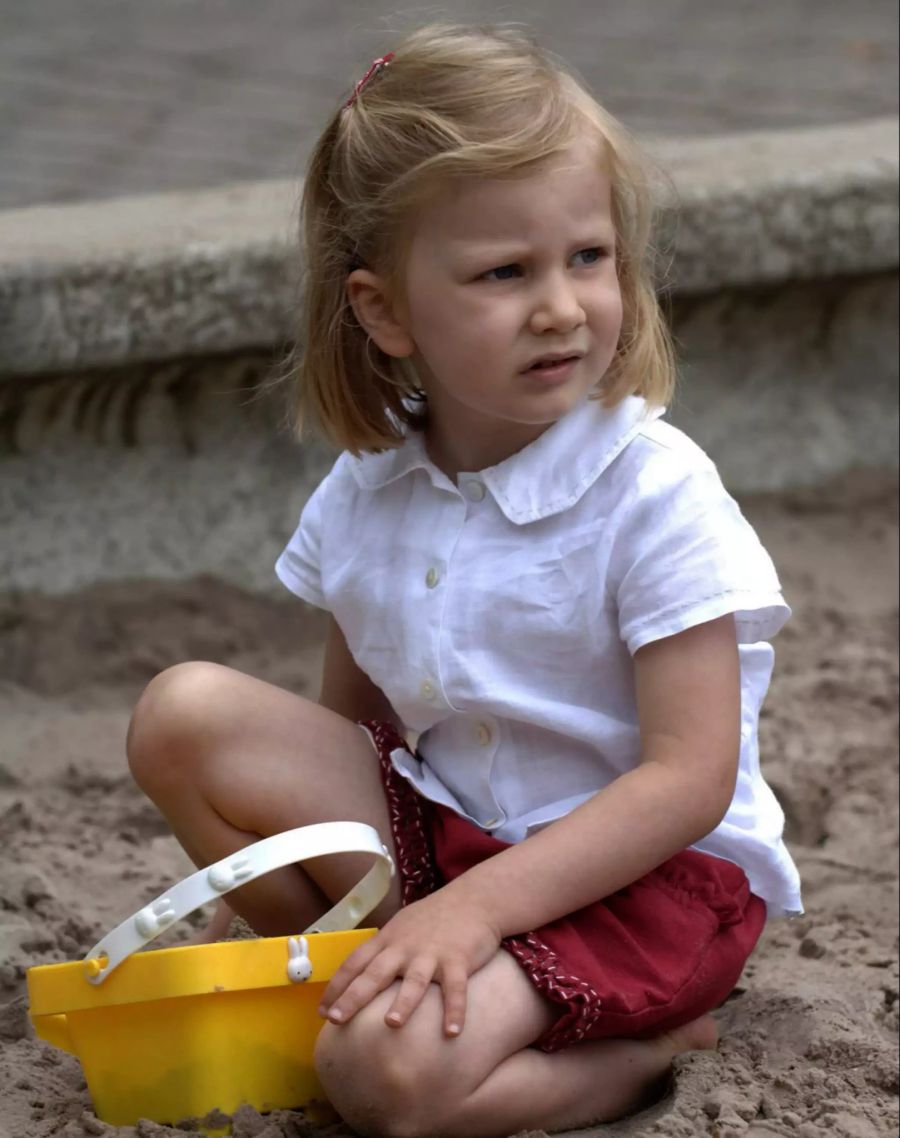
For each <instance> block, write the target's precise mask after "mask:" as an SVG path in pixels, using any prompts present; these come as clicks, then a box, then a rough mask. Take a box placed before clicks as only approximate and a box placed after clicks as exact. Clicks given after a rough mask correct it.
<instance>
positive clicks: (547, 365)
mask: <svg viewBox="0 0 900 1138" xmlns="http://www.w3.org/2000/svg"><path fill="white" fill-rule="evenodd" d="M579 359H580V357H579V356H566V358H565V359H563V360H545V361H543V362H541V361H538V363H536V364H532V365H531V367H530V368H527V369H526V374H533V373H535V372H537V373H538V374H540V375H546V376H547V377H548V378H552V377H553V376H557V375H563V374H564V373H565V372H567V371H568V370H569V369H570V368H571V367H572V366H573V365H574V364H576V363H578V360H579Z"/></svg>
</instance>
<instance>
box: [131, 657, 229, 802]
mask: <svg viewBox="0 0 900 1138" xmlns="http://www.w3.org/2000/svg"><path fill="white" fill-rule="evenodd" d="M233 676H234V673H233V672H232V671H231V669H229V668H225V667H222V666H221V665H219V664H211V663H206V662H200V661H196V662H190V663H185V664H175V665H174V666H173V667H171V668H167V669H166V670H165V671H164V672H160V674H159V675H158V676H156V677H155V678H154V679H152V680H151V681H150V683H149V684H148V685H147V687H146V688H145V689H144V692H143V694H142V695H141V697H140V699H139V700H138V702H137V705H136V706H135V709H134V712H133V713H132V716H131V723H130V724H129V727H128V737H127V739H126V744H125V746H126V752H127V755H128V764H129V766H130V768H131V772H132V774H133V775H134V777H135V779H136V781H137V782H138V783H139V785H141V786H142V787H144V789H147V786H148V784H152V783H157V782H159V781H160V780H162V781H169V780H170V779H171V778H172V777H177V776H178V775H179V774H180V773H182V772H183V771H184V765H185V759H186V757H189V756H190V755H192V754H196V753H197V752H198V749H199V748H201V747H202V744H203V742H204V740H206V739H208V738H209V735H210V732H211V728H212V725H214V724H216V723H218V722H219V721H220V720H221V716H222V709H223V707H224V706H227V702H228V692H229V688H230V687H231V686H232V682H233V681H232V677H233Z"/></svg>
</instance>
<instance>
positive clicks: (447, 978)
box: [441, 964, 469, 1036]
mask: <svg viewBox="0 0 900 1138" xmlns="http://www.w3.org/2000/svg"><path fill="white" fill-rule="evenodd" d="M441 989H442V991H443V993H444V1033H445V1034H446V1035H449V1036H456V1035H462V1030H463V1028H464V1027H465V1026H466V999H467V996H468V990H469V974H468V972H467V971H466V970H465V968H463V967H462V966H461V965H459V964H449V965H447V966H446V967H445V968H444V970H443V974H442V976H441Z"/></svg>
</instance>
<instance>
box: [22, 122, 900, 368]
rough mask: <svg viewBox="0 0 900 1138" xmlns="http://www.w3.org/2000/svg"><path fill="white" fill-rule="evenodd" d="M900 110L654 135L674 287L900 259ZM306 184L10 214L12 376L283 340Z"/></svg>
mask: <svg viewBox="0 0 900 1138" xmlns="http://www.w3.org/2000/svg"><path fill="white" fill-rule="evenodd" d="M897 143H898V124H897V120H896V119H879V120H874V121H869V122H863V123H856V124H851V125H844V126H837V127H828V128H820V129H814V130H802V131H785V132H764V133H753V134H740V135H729V136H723V137H720V138H687V139H678V140H666V141H665V142H662V141H656V142H653V141H652V140H651V141H650V142H649V148H650V149H651V151H652V152H653V153H655V154H656V155H657V156H658V157H659V159H660V163H661V165H662V166H663V167H664V168H665V169H668V171H669V172H670V173H671V175H672V178H673V183H674V187H675V190H676V196H677V201H676V202H670V203H669V206H668V210H667V219H666V223H665V226H664V232H663V234H662V241H661V243H662V245H663V247H664V248H669V247H671V252H672V257H673V271H672V274H671V275H672V285H673V290H674V292H675V293H676V294H677V295H682V296H692V295H702V294H708V293H711V292H714V291H716V290H719V289H722V288H729V287H735V286H740V287H743V286H750V285H761V284H766V285H772V284H777V283H779V282H786V281H790V280H813V279H821V278H830V277H837V276H845V277H846V276H850V277H853V276H860V275H865V274H871V273H874V272H878V271H883V270H891V269H894V268H896V266H897V263H898V253H897V241H898V204H897V189H898V158H897V149H898V146H897ZM297 197H298V187H297V185H296V183H294V182H285V181H274V182H261V183H248V184H241V185H237V186H231V187H227V188H224V189H215V190H210V191H202V192H194V193H178V194H158V195H152V196H147V197H136V198H123V199H119V200H115V201H105V202H101V203H91V204H86V205H76V206H65V207H41V208H34V209H23V210H12V211H7V212H5V213H0V377H14V376H19V377H27V376H35V375H40V374H42V373H52V372H61V371H80V370H83V369H87V368H96V367H110V366H115V365H123V364H132V363H137V362H141V361H152V360H166V359H173V358H178V357H182V358H183V357H191V356H194V357H196V356H205V355H207V354H209V353H210V352H226V351H240V350H245V349H248V348H255V347H270V346H273V345H274V346H276V347H277V346H278V345H280V344H281V343H282V342H283V341H285V340H286V339H287V338H288V337H289V335H290V332H291V320H290V313H291V311H292V308H293V307H294V303H295V299H296V295H297V284H296V281H297V273H296V268H297V263H296V259H295V258H296V253H295V248H296V246H295V243H294V241H293V236H292V234H293V230H294V228H295V224H294V222H295V215H296V203H297Z"/></svg>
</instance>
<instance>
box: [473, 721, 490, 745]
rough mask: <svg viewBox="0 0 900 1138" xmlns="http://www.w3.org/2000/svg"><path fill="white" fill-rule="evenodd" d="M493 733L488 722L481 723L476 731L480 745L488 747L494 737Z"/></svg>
mask: <svg viewBox="0 0 900 1138" xmlns="http://www.w3.org/2000/svg"><path fill="white" fill-rule="evenodd" d="M493 737H494V736H493V734H492V732H491V729H490V727H488V725H487V724H486V723H479V724H478V727H477V729H476V731H475V738H476V739H477V740H478V742H479V744H480V746H482V747H486V746H487V745H488V743H490V741H491V739H493Z"/></svg>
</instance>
